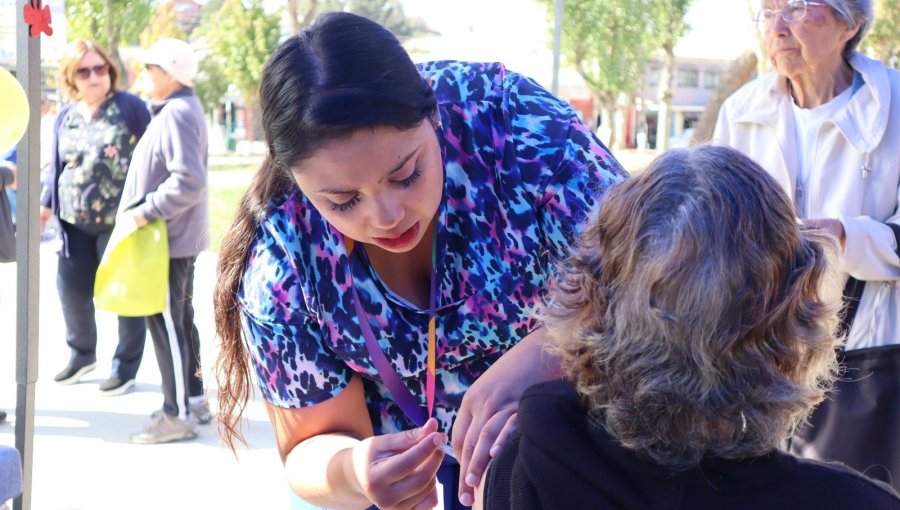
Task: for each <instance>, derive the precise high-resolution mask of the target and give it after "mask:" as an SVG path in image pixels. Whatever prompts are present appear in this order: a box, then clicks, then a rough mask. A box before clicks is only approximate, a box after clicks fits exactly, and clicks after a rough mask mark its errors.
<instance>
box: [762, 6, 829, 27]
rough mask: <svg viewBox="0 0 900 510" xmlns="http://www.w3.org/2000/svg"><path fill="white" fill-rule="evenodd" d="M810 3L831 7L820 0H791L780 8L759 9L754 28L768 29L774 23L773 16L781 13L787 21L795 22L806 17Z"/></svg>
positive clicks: (782, 17)
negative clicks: (818, 0)
mask: <svg viewBox="0 0 900 510" xmlns="http://www.w3.org/2000/svg"><path fill="white" fill-rule="evenodd" d="M810 5H813V6H818V7H831V6H830V5H828V4H826V3H822V2H807V1H806V0H791V1H790V2H788V3H786V4H784V6H783V7H782V8H781V9H760V10H759V13H758V14H757V15H756V19H755V20H754V21H756V28H757V29H758V30H760V31H763V30H768V29H769V27H771V26H772V25H773V24H774V23H775V17H776V16H777V15H778V14H781V19H783V20H784V21H786V22H787V23H796V22H798V21H801V20H802V19H803V18H805V17H806V11H807V10H809V9H808V7H809V6H810Z"/></svg>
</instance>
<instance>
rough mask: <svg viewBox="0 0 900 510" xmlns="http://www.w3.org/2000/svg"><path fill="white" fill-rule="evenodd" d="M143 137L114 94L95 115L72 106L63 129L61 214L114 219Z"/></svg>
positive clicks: (100, 221)
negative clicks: (139, 138) (125, 116)
mask: <svg viewBox="0 0 900 510" xmlns="http://www.w3.org/2000/svg"><path fill="white" fill-rule="evenodd" d="M136 144H137V137H136V136H134V134H132V132H131V131H130V130H129V129H128V127H127V126H126V125H125V121H124V120H123V119H122V114H121V112H120V111H119V106H118V105H117V104H116V102H115V101H114V100H113V99H112V98H110V99H108V100H107V101H106V103H105V104H103V105H101V106H100V109H99V110H98V111H97V114H96V118H95V119H94V120H93V121H90V120H88V119H85V118H84V117H83V116H82V115H81V113H79V112H78V111H77V109H76V108H70V109H69V112H68V115H67V116H66V118H65V119H63V122H62V125H61V126H60V130H59V156H60V159H61V161H62V167H63V168H62V173H61V174H60V176H59V218H60V219H61V220H63V221H65V222H67V223H71V224H73V225H108V226H109V227H110V228H112V225H114V224H115V221H116V211H117V210H118V208H119V199H120V198H121V197H122V188H123V186H124V184H125V175H126V173H127V172H128V163H129V161H130V160H131V152H132V151H133V150H134V146H135V145H136Z"/></svg>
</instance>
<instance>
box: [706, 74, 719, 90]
mask: <svg viewBox="0 0 900 510" xmlns="http://www.w3.org/2000/svg"><path fill="white" fill-rule="evenodd" d="M721 76H722V75H721V73H719V72H718V71H703V88H705V89H714V88H716V87H718V86H719V78H721Z"/></svg>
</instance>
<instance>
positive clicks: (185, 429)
mask: <svg viewBox="0 0 900 510" xmlns="http://www.w3.org/2000/svg"><path fill="white" fill-rule="evenodd" d="M195 437H197V419H196V418H195V417H194V415H188V417H187V419H186V420H180V419H179V418H178V417H177V416H169V415H168V414H166V413H165V412H163V411H162V410H159V411H157V412H155V413H153V414H152V415H151V416H150V421H148V422H147V423H145V424H144V428H143V429H142V430H141V431H140V432H135V433H134V434H132V435H131V437H130V438H129V439H130V441H131V442H132V443H136V444H158V443H171V442H172V441H181V440H184V439H194V438H195Z"/></svg>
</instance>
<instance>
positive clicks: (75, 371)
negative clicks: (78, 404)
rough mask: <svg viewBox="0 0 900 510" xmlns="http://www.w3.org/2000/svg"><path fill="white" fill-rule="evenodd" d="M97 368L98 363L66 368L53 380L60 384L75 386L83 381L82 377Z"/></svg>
mask: <svg viewBox="0 0 900 510" xmlns="http://www.w3.org/2000/svg"><path fill="white" fill-rule="evenodd" d="M95 368H97V362H96V361H95V362H93V363H91V364H90V365H84V366H82V367H78V368H76V367H73V366H72V365H69V366H67V367H66V368H64V369H63V370H62V372H60V373H58V374H56V377H54V378H53V380H54V381H56V382H58V383H59V384H75V383H77V382H78V381H79V380H80V379H81V376H83V375H84V374H86V373H88V372H90V371H91V370H93V369H95Z"/></svg>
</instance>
